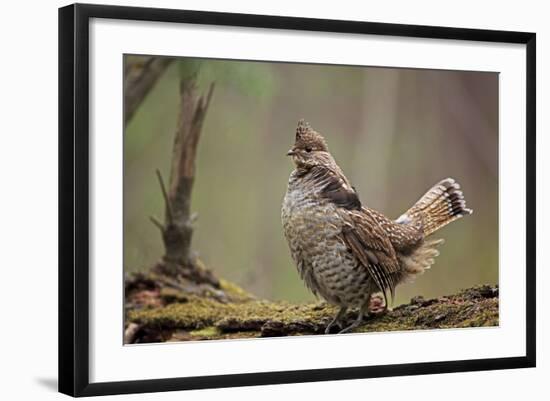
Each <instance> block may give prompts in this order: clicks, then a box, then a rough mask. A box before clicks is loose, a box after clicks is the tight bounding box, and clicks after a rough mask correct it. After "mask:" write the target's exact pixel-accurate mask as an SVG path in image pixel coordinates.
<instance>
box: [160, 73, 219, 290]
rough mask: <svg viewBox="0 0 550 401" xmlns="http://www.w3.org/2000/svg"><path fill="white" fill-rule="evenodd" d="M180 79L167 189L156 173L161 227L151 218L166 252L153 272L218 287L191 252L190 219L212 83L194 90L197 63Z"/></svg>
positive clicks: (191, 227)
mask: <svg viewBox="0 0 550 401" xmlns="http://www.w3.org/2000/svg"><path fill="white" fill-rule="evenodd" d="M182 64H183V65H185V67H184V68H181V79H180V90H179V92H180V111H179V116H178V123H177V127H176V133H175V137H174V146H173V151H172V164H171V170H170V181H169V185H168V188H166V186H165V184H164V180H163V178H162V176H161V174H160V172H159V171H158V170H157V176H158V179H159V182H160V186H161V189H162V194H163V196H164V201H165V216H164V224H161V223H160V222H158V221H157V220H156V219H154V218H151V220H152V221H153V223H154V224H155V225H156V226H157V227H159V229H160V230H161V233H162V239H163V242H164V248H165V253H164V256H163V258H162V261H161V262H160V263H159V264H157V266H156V269H157V270H159V271H160V272H162V273H163V274H166V275H169V276H172V277H183V278H186V279H188V280H191V281H192V282H194V283H208V284H211V285H213V286H215V287H219V281H218V280H217V279H216V278H215V277H214V275H213V274H212V273H211V272H209V271H208V270H206V269H204V268H202V267H201V266H200V264H199V263H198V261H197V258H196V256H195V255H194V254H193V252H192V251H191V239H192V236H193V220H194V216H193V215H192V214H191V193H192V189H193V182H194V179H195V159H196V155H197V145H198V143H199V138H200V134H201V129H202V125H203V122H204V118H205V116H206V112H207V110H208V105H209V103H210V99H211V98H212V93H213V90H214V84H211V85H210V88H209V90H208V93H207V94H206V95H203V94H199V93H198V89H197V74H198V71H199V66H198V64H191V63H182Z"/></svg>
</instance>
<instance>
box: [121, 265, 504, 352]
mask: <svg viewBox="0 0 550 401" xmlns="http://www.w3.org/2000/svg"><path fill="white" fill-rule="evenodd" d="M336 312H337V308H336V307H334V306H331V305H329V304H327V303H325V302H318V303H307V304H291V303H288V302H280V301H278V302H271V301H266V300H261V299H257V298H255V297H253V296H252V295H250V294H249V293H247V292H246V291H244V290H242V289H241V288H239V287H238V286H236V285H234V284H232V283H229V282H227V281H224V280H221V281H220V284H219V287H218V288H214V287H212V286H209V285H200V284H199V285H197V284H195V283H191V282H187V283H186V282H185V281H183V282H182V281H178V282H167V281H166V280H165V279H161V278H160V277H159V276H155V275H152V274H147V275H144V274H137V275H133V276H131V277H127V279H126V316H125V317H126V319H125V321H126V330H125V340H124V341H125V343H148V342H162V341H190V340H192V341H197V340H211V339H230V338H255V337H277V336H290V335H314V334H323V333H324V331H325V328H326V326H327V325H328V323H329V322H330V321H331V320H332V318H333V317H334V315H335V314H336ZM498 313H499V300H498V287H497V286H489V285H482V286H476V287H472V288H468V289H464V290H461V291H459V292H457V293H456V294H452V295H448V296H444V297H439V298H434V299H424V298H423V297H420V296H418V297H415V298H413V299H411V301H410V302H409V303H408V304H404V305H400V306H397V307H395V308H393V310H389V311H387V312H386V313H383V314H376V315H371V316H369V317H368V318H367V319H365V322H364V324H362V325H361V326H359V327H358V328H357V329H355V330H354V331H353V332H355V333H357V332H380V331H404V330H423V329H445V328H465V327H481V326H498V324H499V318H498V316H499V314H498ZM356 316H357V312H354V311H349V312H348V314H347V316H346V320H347V323H348V324H351V322H352V321H353V320H354V319H355V318H356Z"/></svg>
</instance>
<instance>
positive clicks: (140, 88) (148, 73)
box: [124, 57, 173, 124]
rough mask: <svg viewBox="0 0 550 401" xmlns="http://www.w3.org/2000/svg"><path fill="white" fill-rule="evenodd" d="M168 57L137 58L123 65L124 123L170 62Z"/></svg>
mask: <svg viewBox="0 0 550 401" xmlns="http://www.w3.org/2000/svg"><path fill="white" fill-rule="evenodd" d="M172 60H173V59H172V58H170V57H148V58H146V59H145V60H144V59H142V58H138V59H137V60H135V61H133V62H131V61H128V60H127V61H126V65H125V66H124V124H128V121H130V119H131V118H132V116H133V115H134V113H135V112H136V110H137V109H138V107H139V105H140V104H141V102H142V101H143V99H144V98H145V96H146V95H147V94H148V93H149V91H150V90H151V88H153V86H154V85H155V83H156V82H157V81H158V79H159V78H160V77H161V76H162V74H163V73H164V71H166V68H167V67H168V66H169V65H170V63H171V62H172Z"/></svg>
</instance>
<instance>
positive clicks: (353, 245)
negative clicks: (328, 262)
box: [342, 209, 399, 305]
mask: <svg viewBox="0 0 550 401" xmlns="http://www.w3.org/2000/svg"><path fill="white" fill-rule="evenodd" d="M347 215H348V216H347V217H348V218H349V221H348V223H347V224H346V225H345V226H344V228H343V229H342V239H343V240H344V243H345V244H346V246H347V247H348V248H349V249H350V250H351V252H352V253H353V254H354V256H355V257H356V258H357V259H358V260H359V261H360V262H361V264H362V265H363V266H364V267H365V268H366V269H367V271H368V272H369V274H370V276H371V277H372V279H373V280H374V282H375V283H376V286H377V287H378V288H379V290H380V291H381V292H382V293H383V294H384V299H385V300H386V304H387V305H388V303H387V291H389V292H390V294H391V298H392V301H393V298H394V294H395V286H396V285H397V275H398V274H399V262H398V261H397V256H396V254H395V250H394V248H393V246H392V244H391V242H390V239H389V237H388V235H387V234H386V232H385V231H384V229H383V228H382V227H381V226H380V224H379V223H378V222H377V221H376V220H375V219H374V218H372V217H371V216H369V214H368V210H366V209H362V210H361V211H360V212H351V213H347Z"/></svg>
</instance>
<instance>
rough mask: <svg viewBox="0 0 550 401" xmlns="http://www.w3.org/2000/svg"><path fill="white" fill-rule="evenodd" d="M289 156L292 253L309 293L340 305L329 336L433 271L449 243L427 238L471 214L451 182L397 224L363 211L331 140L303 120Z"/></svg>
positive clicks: (287, 216)
mask: <svg viewBox="0 0 550 401" xmlns="http://www.w3.org/2000/svg"><path fill="white" fill-rule="evenodd" d="M288 155H289V156H291V157H292V159H293V161H294V164H295V166H296V169H295V170H294V171H293V172H292V174H291V175H290V179H289V182H288V189H287V192H286V195H285V198H284V200H283V206H282V222H283V228H284V233H285V237H286V239H287V241H288V244H289V247H290V252H291V255H292V258H293V260H294V262H295V263H296V266H297V268H298V272H299V274H300V276H301V278H302V279H303V280H304V281H305V283H306V285H307V287H308V288H309V289H310V290H311V291H312V292H313V293H314V294H315V295H318V296H321V297H322V298H324V299H325V300H326V301H327V302H329V303H332V304H334V305H338V306H340V312H339V313H338V315H337V316H336V317H335V319H334V320H333V321H332V322H331V323H330V324H329V325H328V327H327V331H326V332H327V333H328V332H330V329H331V327H332V326H333V325H335V324H339V325H340V324H341V322H340V320H341V319H342V317H343V316H344V314H345V312H346V310H347V308H359V316H358V318H357V320H356V321H355V322H354V323H353V324H352V325H351V326H349V327H347V328H344V329H343V330H342V331H341V332H346V331H349V330H351V329H353V328H354V327H356V326H357V325H359V324H360V323H361V321H362V319H363V316H364V315H365V314H368V307H369V302H370V299H371V295H372V294H374V293H377V292H381V293H382V294H383V295H384V299H385V304H386V305H387V304H388V300H387V293H388V292H389V293H390V294H391V296H392V298H393V296H394V292H395V288H396V286H397V285H398V284H400V283H402V282H404V281H405V280H407V279H410V278H413V277H414V276H415V275H417V274H420V273H422V272H423V271H424V270H426V269H428V268H429V267H430V266H431V265H432V264H433V263H434V258H435V257H436V256H437V255H438V254H439V253H438V251H437V250H436V247H437V246H438V245H439V244H440V243H442V242H443V241H442V240H428V239H426V237H427V236H428V235H430V234H432V233H433V232H435V231H436V230H438V229H439V228H441V227H443V226H444V225H446V224H448V223H450V222H452V221H454V220H456V219H459V218H460V217H462V216H464V215H466V214H470V213H471V212H472V211H471V210H470V209H467V208H466V203H465V201H464V196H463V195H462V192H461V191H460V189H459V188H460V187H459V185H458V184H457V183H456V182H455V181H454V180H453V179H451V178H447V179H444V180H442V181H440V182H439V183H438V184H436V185H435V186H433V187H432V188H431V189H430V190H429V191H428V192H427V193H426V194H425V195H424V196H423V197H421V198H420V200H419V201H418V202H416V203H415V204H414V205H413V206H412V207H411V208H410V209H409V210H408V211H407V212H405V213H404V214H403V215H401V216H400V217H399V218H398V219H397V220H391V219H389V218H387V217H386V216H384V215H383V214H381V213H379V212H377V211H375V210H373V209H370V208H369V207H367V206H365V205H363V204H362V203H361V201H360V199H359V196H358V195H357V191H356V190H355V188H354V187H353V186H352V185H351V183H350V182H349V180H348V179H347V178H346V176H345V175H344V173H343V172H342V170H341V169H340V167H338V165H337V164H336V162H335V160H334V159H333V157H332V155H331V154H330V153H329V150H328V146H327V144H326V142H325V140H324V138H323V137H322V136H321V135H320V134H319V133H318V132H316V131H314V130H313V129H312V128H311V127H310V126H309V124H307V123H305V122H304V121H303V120H301V121H300V122H299V123H298V128H297V129H296V140H295V143H294V146H293V147H292V148H291V149H290V150H289V152H288Z"/></svg>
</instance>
